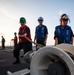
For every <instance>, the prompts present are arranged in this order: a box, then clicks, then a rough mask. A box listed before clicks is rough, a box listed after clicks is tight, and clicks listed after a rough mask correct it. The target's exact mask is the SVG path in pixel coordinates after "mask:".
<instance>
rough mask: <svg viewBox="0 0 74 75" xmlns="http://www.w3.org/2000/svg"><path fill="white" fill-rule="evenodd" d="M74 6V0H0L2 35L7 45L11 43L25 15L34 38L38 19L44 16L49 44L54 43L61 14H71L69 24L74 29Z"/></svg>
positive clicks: (0, 34)
mask: <svg viewBox="0 0 74 75" xmlns="http://www.w3.org/2000/svg"><path fill="white" fill-rule="evenodd" d="M73 7H74V1H73V0H0V36H2V35H3V36H4V37H5V38H6V45H10V41H11V39H12V38H13V37H14V32H18V29H19V27H20V24H19V18H20V17H22V16H23V17H25V18H26V20H27V24H26V25H28V26H29V27H30V29H31V34H32V39H34V35H35V27H36V26H37V25H38V22H37V19H38V17H40V16H42V17H43V18H44V24H45V25H46V26H47V28H48V31H49V36H48V42H47V45H53V44H54V39H53V37H54V30H55V26H57V25H59V24H60V22H59V19H60V15H61V14H63V13H66V14H68V15H69V17H70V20H71V23H69V25H70V26H71V28H72V29H73V30H74V26H73V24H74V8H73ZM0 39H1V38H0Z"/></svg>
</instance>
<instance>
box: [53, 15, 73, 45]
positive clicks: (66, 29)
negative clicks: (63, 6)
mask: <svg viewBox="0 0 74 75" xmlns="http://www.w3.org/2000/svg"><path fill="white" fill-rule="evenodd" d="M68 21H69V22H70V19H69V17H68V15H67V14H62V15H61V18H60V25H58V26H56V27H55V33H54V39H55V45H57V44H61V43H66V44H73V32H72V29H71V27H70V26H69V25H68Z"/></svg>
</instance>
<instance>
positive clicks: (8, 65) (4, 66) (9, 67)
mask: <svg viewBox="0 0 74 75" xmlns="http://www.w3.org/2000/svg"><path fill="white" fill-rule="evenodd" d="M12 50H13V49H12V48H6V49H5V50H2V49H0V75H6V74H7V71H10V72H11V73H15V72H18V71H20V70H23V69H27V68H28V66H29V65H28V64H27V63H26V62H25V61H24V59H23V58H21V57H20V60H21V63H20V64H16V65H13V64H12V63H13V62H14V61H15V59H14V57H13V51H12ZM20 55H23V51H21V52H20ZM25 75H30V74H25Z"/></svg>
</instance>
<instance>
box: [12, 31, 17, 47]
mask: <svg viewBox="0 0 74 75" xmlns="http://www.w3.org/2000/svg"><path fill="white" fill-rule="evenodd" d="M13 40H14V48H15V47H16V45H17V42H18V39H17V33H16V32H15V33H14V39H13Z"/></svg>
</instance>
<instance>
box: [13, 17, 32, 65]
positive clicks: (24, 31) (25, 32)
mask: <svg viewBox="0 0 74 75" xmlns="http://www.w3.org/2000/svg"><path fill="white" fill-rule="evenodd" d="M20 25H21V26H20V28H19V33H18V36H19V43H18V44H17V46H16V47H15V49H14V50H13V54H14V57H15V58H16V61H15V62H14V63H13V64H18V63H20V60H19V52H20V50H21V49H23V50H24V54H25V53H26V52H28V51H31V50H32V43H31V42H29V41H28V40H27V39H26V38H25V37H27V38H28V39H30V40H31V33H30V28H29V27H28V26H27V25H26V19H25V18H24V17H21V18H20Z"/></svg>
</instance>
